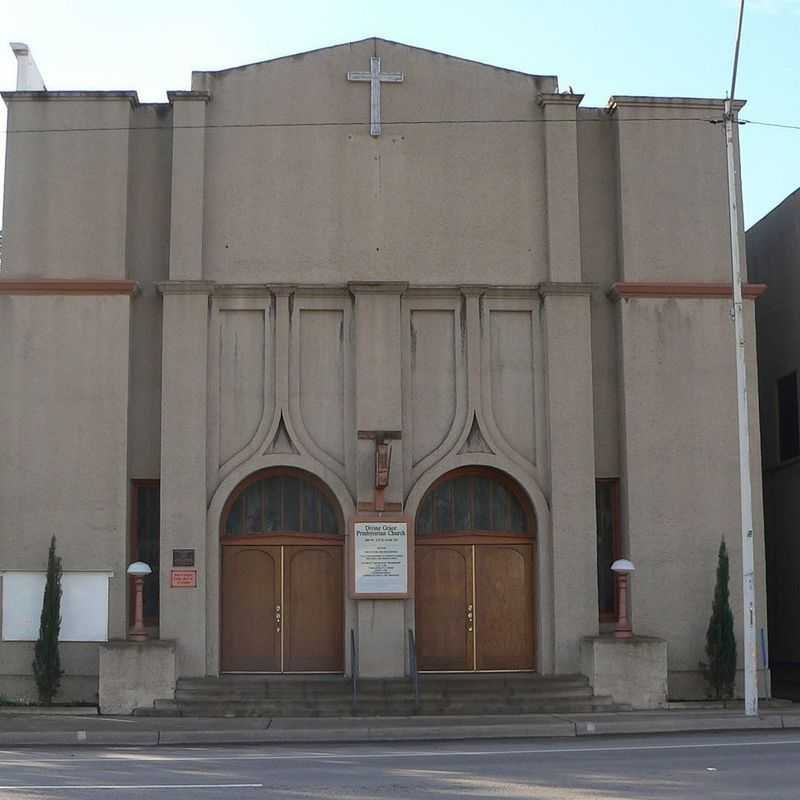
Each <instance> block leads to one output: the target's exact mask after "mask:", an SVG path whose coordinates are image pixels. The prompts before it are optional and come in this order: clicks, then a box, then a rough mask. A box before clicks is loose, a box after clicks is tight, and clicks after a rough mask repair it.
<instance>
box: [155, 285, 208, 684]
mask: <svg viewBox="0 0 800 800" xmlns="http://www.w3.org/2000/svg"><path fill="white" fill-rule="evenodd" d="M211 288H212V285H211V284H209V283H205V282H202V281H187V282H181V281H169V282H167V283H162V284H160V285H159V289H160V291H161V292H162V294H163V296H164V311H163V315H164V316H163V318H164V322H163V351H162V352H163V360H162V367H163V382H162V393H161V397H162V412H161V565H162V568H161V587H160V589H161V609H160V635H161V638H162V639H175V640H176V641H178V643H179V644H178V653H177V658H178V674H179V675H182V676H190V675H204V674H205V671H206V670H205V667H206V604H205V596H206V572H207V570H206V441H207V424H208V423H207V394H208V392H207V369H208V315H209V294H210V292H211ZM173 549H191V550H194V552H195V568H196V569H197V587H196V588H171V587H170V567H171V565H172V551H173Z"/></svg>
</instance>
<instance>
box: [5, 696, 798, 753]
mask: <svg viewBox="0 0 800 800" xmlns="http://www.w3.org/2000/svg"><path fill="white" fill-rule="evenodd" d="M792 728H794V729H799V730H800V704H794V705H789V706H782V707H775V708H769V707H767V708H765V709H764V710H763V711H762V712H761V713H760V715H759V716H758V717H745V716H744V714H743V712H742V711H741V710H725V709H712V710H709V709H699V710H691V709H680V710H665V711H623V712H614V713H595V714H574V715H552V714H535V715H506V716H486V717H346V718H338V717H335V718H331V717H320V718H302V719H301V718H280V719H279V718H275V719H269V718H263V717H257V718H237V719H219V718H207V717H198V718H188V717H178V718H165V717H101V716H86V715H85V714H81V715H75V716H72V715H69V714H68V713H65V712H63V711H61V712H59V713H58V714H53V715H49V714H43V713H37V714H26V713H24V712H18V713H15V712H14V711H12V710H10V709H4V710H3V712H2V714H0V747H6V748H9V747H23V746H40V747H49V746H53V745H68V746H74V745H88V746H95V747H107V746H112V747H148V746H156V745H162V746H164V745H212V744H280V743H294V744H299V743H304V744H313V743H330V742H340V743H342V744H345V743H349V742H400V741H435V740H467V739H475V740H478V739H508V738H526V739H528V738H555V737H576V736H596V735H601V734H645V733H647V734H649V733H690V732H694V731H746V730H763V729H772V730H780V729H792Z"/></svg>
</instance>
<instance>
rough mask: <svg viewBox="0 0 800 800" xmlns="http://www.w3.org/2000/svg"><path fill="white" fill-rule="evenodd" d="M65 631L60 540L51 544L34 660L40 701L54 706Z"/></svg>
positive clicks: (53, 540)
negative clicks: (60, 638) (60, 644)
mask: <svg viewBox="0 0 800 800" xmlns="http://www.w3.org/2000/svg"><path fill="white" fill-rule="evenodd" d="M60 630H61V559H60V558H59V557H58V556H56V537H55V536H53V538H52V539H51V540H50V551H49V553H48V555H47V580H46V582H45V587H44V600H43V601H42V616H41V620H40V622H39V639H38V640H37V642H36V648H35V649H34V658H33V676H34V678H35V679H36V688H37V690H38V692H39V701H40V702H42V703H44V704H45V705H50V704H51V703H52V702H53V698H54V697H55V695H56V692H58V687H59V684H60V683H61V676H62V675H63V672H62V670H61V658H60V656H59V653H58V634H59V631H60Z"/></svg>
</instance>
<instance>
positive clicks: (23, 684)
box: [0, 675, 97, 705]
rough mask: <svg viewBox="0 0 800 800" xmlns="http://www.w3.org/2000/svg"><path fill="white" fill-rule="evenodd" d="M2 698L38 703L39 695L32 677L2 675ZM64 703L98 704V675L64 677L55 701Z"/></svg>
mask: <svg viewBox="0 0 800 800" xmlns="http://www.w3.org/2000/svg"><path fill="white" fill-rule="evenodd" d="M0 698H1V699H2V700H3V701H8V702H11V703H25V704H28V703H38V702H39V694H38V692H37V691H36V682H35V681H34V679H33V676H32V675H0ZM53 702H54V703H56V704H59V705H60V704H63V703H92V704H93V703H96V702H97V675H64V676H62V678H61V686H60V688H59V690H58V694H57V695H56V696H55V699H54V700H53Z"/></svg>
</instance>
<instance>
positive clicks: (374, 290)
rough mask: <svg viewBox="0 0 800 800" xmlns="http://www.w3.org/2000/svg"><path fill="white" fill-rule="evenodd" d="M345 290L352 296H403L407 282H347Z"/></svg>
mask: <svg viewBox="0 0 800 800" xmlns="http://www.w3.org/2000/svg"><path fill="white" fill-rule="evenodd" d="M347 288H348V289H349V290H350V291H351V292H352V293H353V294H403V293H404V292H405V291H406V289H408V282H407V281H349V282H348V284H347Z"/></svg>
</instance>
